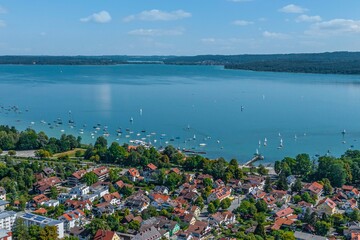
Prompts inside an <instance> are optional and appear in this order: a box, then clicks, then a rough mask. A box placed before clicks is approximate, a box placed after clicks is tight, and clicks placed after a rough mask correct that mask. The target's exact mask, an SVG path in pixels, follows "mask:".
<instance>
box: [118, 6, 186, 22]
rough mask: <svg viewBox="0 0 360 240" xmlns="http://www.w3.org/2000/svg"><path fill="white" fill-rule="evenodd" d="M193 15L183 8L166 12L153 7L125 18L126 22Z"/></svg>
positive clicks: (177, 18)
mask: <svg viewBox="0 0 360 240" xmlns="http://www.w3.org/2000/svg"><path fill="white" fill-rule="evenodd" d="M188 17H191V13H189V12H185V11H183V10H181V9H180V10H176V11H172V12H165V11H161V10H158V9H152V10H149V11H142V12H141V13H139V14H135V15H130V16H127V17H126V18H124V21H125V22H130V21H134V20H141V21H173V20H179V19H183V18H188Z"/></svg>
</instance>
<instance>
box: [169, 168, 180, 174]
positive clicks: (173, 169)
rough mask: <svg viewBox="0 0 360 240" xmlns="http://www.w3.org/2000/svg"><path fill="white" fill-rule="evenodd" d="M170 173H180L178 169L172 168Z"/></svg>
mask: <svg viewBox="0 0 360 240" xmlns="http://www.w3.org/2000/svg"><path fill="white" fill-rule="evenodd" d="M171 171H173V172H174V173H176V174H180V173H181V171H180V169H178V168H172V169H171Z"/></svg>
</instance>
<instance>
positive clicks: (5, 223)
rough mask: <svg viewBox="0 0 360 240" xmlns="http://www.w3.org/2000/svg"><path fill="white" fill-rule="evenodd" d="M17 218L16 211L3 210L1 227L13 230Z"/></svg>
mask: <svg viewBox="0 0 360 240" xmlns="http://www.w3.org/2000/svg"><path fill="white" fill-rule="evenodd" d="M15 219H16V212H14V211H3V212H0V229H6V230H8V231H11V230H12V227H13V226H14V223H15Z"/></svg>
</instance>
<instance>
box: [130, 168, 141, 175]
mask: <svg viewBox="0 0 360 240" xmlns="http://www.w3.org/2000/svg"><path fill="white" fill-rule="evenodd" d="M128 172H129V174H130V175H131V176H133V177H138V176H139V175H140V174H139V171H138V170H137V169H135V168H130V169H129V171H128Z"/></svg>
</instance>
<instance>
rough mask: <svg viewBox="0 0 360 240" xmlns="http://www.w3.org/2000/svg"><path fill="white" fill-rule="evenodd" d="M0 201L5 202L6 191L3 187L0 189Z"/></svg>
mask: <svg viewBox="0 0 360 240" xmlns="http://www.w3.org/2000/svg"><path fill="white" fill-rule="evenodd" d="M0 200H3V201H6V190H5V188H3V187H0Z"/></svg>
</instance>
